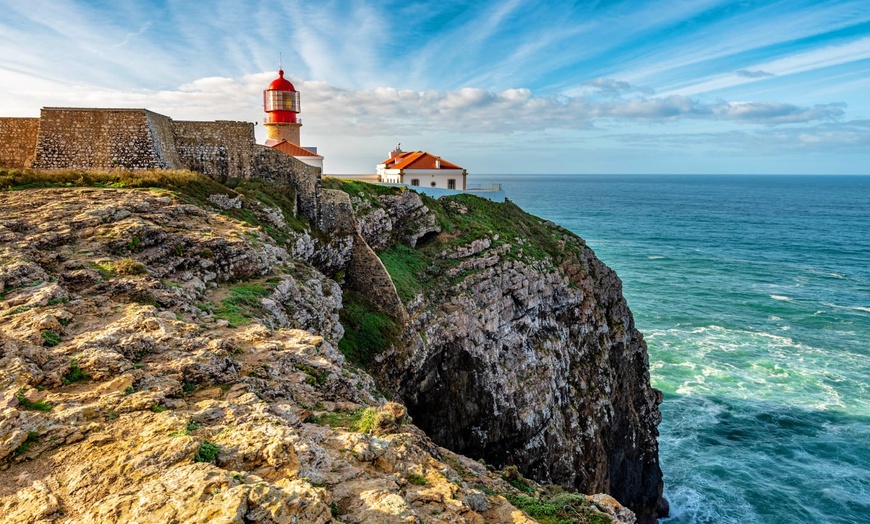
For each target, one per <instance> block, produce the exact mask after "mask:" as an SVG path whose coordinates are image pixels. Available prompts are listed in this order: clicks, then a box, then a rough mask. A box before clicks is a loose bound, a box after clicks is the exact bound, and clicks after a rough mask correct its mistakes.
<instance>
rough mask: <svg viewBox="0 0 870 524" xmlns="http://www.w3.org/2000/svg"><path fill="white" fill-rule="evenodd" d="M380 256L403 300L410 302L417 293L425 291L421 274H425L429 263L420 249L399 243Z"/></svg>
mask: <svg viewBox="0 0 870 524" xmlns="http://www.w3.org/2000/svg"><path fill="white" fill-rule="evenodd" d="M378 256H379V257H380V259H381V262H383V263H384V267H386V268H387V272H388V273H389V274H390V278H391V279H392V280H393V284H395V286H396V291H397V292H398V293H399V297H401V299H402V300H403V301H405V302H408V301H409V300H412V299H413V298H414V296H415V295H417V294H418V293H422V292H423V286H422V284H421V283H420V278H419V276H420V275H423V274H425V270H426V266H427V265H428V264H427V262H426V259H425V258H424V255H423V254H422V253H421V252H420V251H417V250H416V249H414V248H411V247H408V246H406V245H403V244H397V245H395V246H393V247H392V248H391V249H388V250H386V251H383V252H381V253H380V254H379V255H378Z"/></svg>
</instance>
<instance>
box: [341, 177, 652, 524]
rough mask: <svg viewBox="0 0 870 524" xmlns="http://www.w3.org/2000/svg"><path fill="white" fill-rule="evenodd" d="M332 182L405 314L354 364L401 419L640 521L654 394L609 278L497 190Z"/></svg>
mask: <svg viewBox="0 0 870 524" xmlns="http://www.w3.org/2000/svg"><path fill="white" fill-rule="evenodd" d="M342 185H343V186H344V187H345V188H346V189H347V190H348V192H350V193H351V194H353V195H354V198H353V201H354V205H355V208H356V213H357V217H358V221H359V229H360V231H362V232H363V235H364V236H365V238H366V240H367V242H368V243H369V244H370V245H372V246H375V247H377V248H378V249H379V251H380V256H381V258H382V260H383V261H384V263H385V265H386V267H387V269H388V270H389V272H390V274H391V275H392V276H393V279H394V281H395V282H396V285H397V288H398V291H399V294H400V295H401V296H402V298H403V299H404V302H405V305H406V307H407V310H408V313H409V316H410V318H411V321H410V324H409V325H408V327H407V329H406V330H405V331H404V333H403V336H402V340H401V341H400V342H398V343H395V344H392V345H390V346H389V348H388V349H387V350H385V351H379V352H377V351H376V356H374V357H373V358H372V364H371V365H370V368H371V369H373V370H375V372H376V375H377V376H378V377H379V378H380V379H382V380H383V381H384V382H385V383H387V384H389V385H390V387H391V388H393V390H394V391H396V392H397V394H398V395H399V396H400V397H401V398H402V399H403V400H404V401H405V403H406V405H407V406H408V410H409V412H410V414H411V415H412V416H413V417H414V420H415V421H416V423H417V424H418V425H419V426H420V427H421V428H422V429H424V431H426V433H427V434H428V435H429V436H430V437H431V438H432V439H433V440H434V441H435V442H437V443H438V444H439V445H442V446H444V447H447V448H449V449H452V450H454V451H457V452H459V453H463V454H467V455H469V456H471V457H474V458H482V459H484V460H486V461H487V462H491V463H494V464H497V465H500V466H505V465H516V466H518V467H519V470H520V471H521V472H522V473H523V474H524V475H526V476H528V477H530V478H533V479H535V480H537V481H540V482H546V483H556V484H559V485H561V486H563V487H565V488H568V489H576V490H580V491H583V492H587V493H590V492H606V493H609V494H611V495H613V496H614V497H616V498H617V499H618V500H620V501H621V502H622V503H623V504H625V505H626V506H628V507H630V508H632V509H633V510H634V511H635V513H637V515H638V519H639V521H641V522H652V521H654V520H655V517H656V511H657V506H658V504H659V501H660V497H661V491H662V474H661V470H660V468H659V464H658V443H657V436H658V431H657V425H658V424H659V422H660V421H661V415H660V413H659V410H658V405H659V404H660V403H661V400H662V397H661V393H660V392H658V391H656V390H654V389H653V388H652V387H651V386H650V380H649V367H648V354H647V351H646V345H645V343H644V341H643V336H642V335H641V333H640V332H638V331H637V329H635V326H634V320H633V318H632V316H631V312H630V311H629V309H628V307H627V305H626V302H625V299H624V298H623V297H622V292H621V290H622V285H621V282H620V280H619V278H618V277H617V275H616V274H615V273H614V272H613V271H612V270H610V269H609V268H608V267H607V266H605V265H604V264H603V263H601V261H600V260H598V259H597V258H596V257H595V255H594V253H593V252H592V250H590V249H589V248H588V246H586V244H585V242H584V241H583V240H582V239H580V238H579V237H577V236H576V235H574V234H572V233H570V232H568V231H566V230H564V229H563V228H560V227H558V226H556V225H555V224H552V223H546V222H544V221H542V220H541V219H539V218H537V217H534V216H531V215H529V214H527V213H525V212H523V211H522V210H521V209H519V208H517V207H516V206H515V205H513V204H511V203H510V202H508V203H506V204H495V203H492V202H489V201H486V200H482V199H478V198H475V197H471V196H460V197H456V198H451V199H440V200H437V201H436V200H432V199H429V198H426V197H423V198H421V197H420V196H418V195H417V194H416V193H413V192H410V191H400V190H385V189H383V188H379V189H377V190H375V188H372V187H371V186H366V185H363V184H359V183H353V182H350V183H348V182H345V183H343V184H342ZM661 503H662V504H664V501H663V500H662V501H661Z"/></svg>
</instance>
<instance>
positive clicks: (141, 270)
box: [112, 258, 148, 276]
mask: <svg viewBox="0 0 870 524" xmlns="http://www.w3.org/2000/svg"><path fill="white" fill-rule="evenodd" d="M112 269H114V270H115V273H117V274H119V275H130V276H136V275H145V274H147V273H148V269H146V268H145V266H144V265H143V264H141V263H139V262H136V261H135V260H133V259H132V258H122V259H120V260H116V261H115V262H114V263H113V264H112Z"/></svg>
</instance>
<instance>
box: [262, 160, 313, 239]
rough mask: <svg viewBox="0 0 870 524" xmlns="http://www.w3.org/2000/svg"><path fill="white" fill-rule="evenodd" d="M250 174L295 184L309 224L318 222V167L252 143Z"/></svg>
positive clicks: (300, 206)
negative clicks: (251, 168) (251, 170)
mask: <svg viewBox="0 0 870 524" xmlns="http://www.w3.org/2000/svg"><path fill="white" fill-rule="evenodd" d="M252 166H253V172H252V173H251V175H252V176H255V177H259V178H264V179H266V180H277V181H279V182H284V183H287V184H291V185H293V186H294V187H295V188H296V195H297V196H296V199H297V204H298V206H299V210H300V211H301V212H302V214H303V215H305V217H306V218H308V220H310V221H311V223H312V224H318V223H319V218H320V206H319V205H318V203H319V202H321V198H322V194H321V193H322V191H323V189H322V185H321V180H320V168H319V167H315V166H310V165H308V164H306V163H305V162H302V161H301V160H297V159H295V158H293V157H292V156H290V155H288V154H287V153H284V152H281V151H278V150H276V149H272V148H271V147H266V146H261V145H258V144H255V145H254V147H253V164H252Z"/></svg>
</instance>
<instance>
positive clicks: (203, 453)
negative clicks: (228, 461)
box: [193, 440, 221, 463]
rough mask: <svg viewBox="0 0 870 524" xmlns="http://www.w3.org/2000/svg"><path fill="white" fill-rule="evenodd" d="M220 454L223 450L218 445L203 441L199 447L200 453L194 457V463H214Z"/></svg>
mask: <svg viewBox="0 0 870 524" xmlns="http://www.w3.org/2000/svg"><path fill="white" fill-rule="evenodd" d="M220 452H221V448H220V447H218V446H217V445H216V444H214V443H212V442H209V441H208V440H203V441H202V444H200V446H199V451H197V452H196V455H195V456H194V457H193V461H194V462H211V463H214V461H215V460H216V459H217V457H218V454H220Z"/></svg>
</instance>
